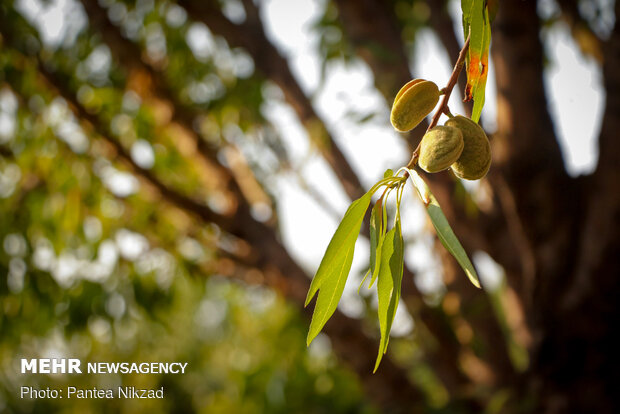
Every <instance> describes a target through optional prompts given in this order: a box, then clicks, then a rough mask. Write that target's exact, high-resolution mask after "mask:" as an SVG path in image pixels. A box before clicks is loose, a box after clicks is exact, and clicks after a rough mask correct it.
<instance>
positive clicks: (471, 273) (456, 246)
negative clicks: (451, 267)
mask: <svg viewBox="0 0 620 414" xmlns="http://www.w3.org/2000/svg"><path fill="white" fill-rule="evenodd" d="M409 175H410V177H411V180H412V182H413V185H414V187H415V188H416V190H417V193H418V195H419V196H420V199H421V200H422V202H423V203H424V206H425V207H426V212H427V213H428V216H429V217H430V219H431V222H432V223H433V226H434V227H435V231H436V232H437V237H438V238H439V241H441V244H443V245H444V247H445V248H446V249H447V250H448V251H449V252H450V254H452V256H454V258H455V259H456V261H457V262H458V263H459V265H461V267H462V268H463V270H464V271H465V274H466V275H467V277H468V278H469V280H470V282H471V283H472V284H473V285H474V286H476V287H477V288H480V281H479V280H478V274H477V273H476V269H474V266H473V265H472V264H471V261H470V260H469V257H468V256H467V253H465V249H463V246H462V245H461V243H460V242H459V239H458V238H457V237H456V235H455V234H454V231H452V228H451V227H450V223H448V219H447V218H446V216H445V215H444V214H443V211H442V210H441V207H440V206H439V203H438V202H437V199H436V198H435V196H434V195H433V193H431V190H430V189H429V188H428V185H427V184H426V182H425V181H424V180H423V179H422V177H420V175H419V174H418V173H417V172H416V171H414V170H409Z"/></svg>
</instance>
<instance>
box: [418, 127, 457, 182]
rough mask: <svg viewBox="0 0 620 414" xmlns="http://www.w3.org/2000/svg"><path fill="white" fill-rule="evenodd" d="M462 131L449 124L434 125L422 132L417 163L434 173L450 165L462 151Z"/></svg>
mask: <svg viewBox="0 0 620 414" xmlns="http://www.w3.org/2000/svg"><path fill="white" fill-rule="evenodd" d="M463 146H464V143H463V133H462V132H461V131H460V130H459V129H458V128H454V127H451V126H436V127H435V128H432V129H431V130H430V131H428V132H427V133H426V134H424V137H422V142H421V143H420V156H419V158H418V165H419V166H420V168H422V169H423V170H424V171H426V172H429V173H434V172H438V171H442V170H445V169H447V168H449V167H450V165H452V164H453V163H454V162H455V161H456V160H457V159H458V158H459V157H460V156H461V152H462V151H463Z"/></svg>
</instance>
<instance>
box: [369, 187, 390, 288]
mask: <svg viewBox="0 0 620 414" xmlns="http://www.w3.org/2000/svg"><path fill="white" fill-rule="evenodd" d="M384 210H385V206H384V205H383V198H380V199H379V200H378V201H377V203H376V204H375V206H374V207H373V209H372V214H371V216H370V274H371V275H372V276H371V278H370V284H369V285H368V288H369V289H370V288H371V287H372V285H373V284H374V283H375V281H376V280H377V276H378V275H379V269H380V268H381V250H382V249H381V247H382V245H383V240H384V239H385V233H386V229H385V224H386V223H385V220H384V214H383V213H384ZM373 227H374V229H373Z"/></svg>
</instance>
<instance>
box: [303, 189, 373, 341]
mask: <svg viewBox="0 0 620 414" xmlns="http://www.w3.org/2000/svg"><path fill="white" fill-rule="evenodd" d="M371 196H372V192H370V191H369V192H368V193H366V194H364V195H363V196H362V197H361V198H359V199H357V200H355V201H354V202H353V203H352V204H351V205H350V206H349V209H348V210H347V212H346V213H345V215H344V217H343V219H342V221H341V222H340V225H339V226H338V229H336V233H334V236H333V237H332V239H331V241H330V242H329V245H328V246H327V250H326V251H325V255H324V256H323V260H321V264H320V265H319V269H318V270H317V272H316V274H315V275H314V279H312V283H311V284H310V289H309V290H308V296H307V297H306V303H305V306H308V304H309V303H310V301H311V300H312V298H313V297H314V295H315V294H316V292H317V291H318V290H320V292H319V297H318V299H317V301H316V305H315V308H314V313H313V315H312V322H311V323H310V330H309V332H308V338H307V343H308V344H310V342H312V340H313V339H314V338H315V337H316V336H317V335H318V334H319V332H321V329H323V326H325V323H326V322H327V320H328V319H329V318H330V317H331V316H332V315H333V314H334V312H335V311H336V307H337V306H338V302H339V301H340V297H341V296H342V292H343V290H344V286H345V284H346V281H347V277H348V275H349V271H350V270H351V263H352V262H353V251H354V250H355V241H356V240H357V236H358V234H359V231H360V227H361V225H362V221H363V220H364V214H365V213H366V210H367V209H368V205H369V204H370V198H371Z"/></svg>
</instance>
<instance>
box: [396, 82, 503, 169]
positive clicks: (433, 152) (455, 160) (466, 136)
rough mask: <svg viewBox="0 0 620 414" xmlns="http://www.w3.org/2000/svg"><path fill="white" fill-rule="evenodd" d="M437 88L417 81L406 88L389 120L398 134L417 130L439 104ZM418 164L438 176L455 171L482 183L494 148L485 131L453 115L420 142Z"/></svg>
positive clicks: (409, 83)
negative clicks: (448, 170) (446, 170)
mask: <svg viewBox="0 0 620 414" xmlns="http://www.w3.org/2000/svg"><path fill="white" fill-rule="evenodd" d="M440 95H441V93H440V91H439V89H438V88H437V85H436V84H435V83H433V82H431V81H427V80H424V79H414V80H412V81H410V82H408V83H407V84H406V85H405V86H403V87H402V88H401V89H400V91H399V92H398V94H397V95H396V98H395V99H394V105H393V106H392V113H391V116H390V120H391V122H392V125H393V126H394V128H396V129H397V130H398V131H401V132H406V131H409V130H411V129H413V128H415V127H416V126H417V125H418V124H419V123H420V122H421V121H422V120H423V119H424V118H425V117H426V116H427V115H428V114H429V113H430V112H431V111H432V110H433V108H435V105H437V102H438V101H439V96H440ZM418 165H419V166H420V168H422V169H423V170H424V171H426V172H429V173H435V172H438V171H443V170H445V169H447V168H452V171H453V172H454V173H455V174H456V175H457V176H458V177H460V178H463V179H466V180H479V179H480V178H482V177H484V176H485V175H486V174H487V171H489V167H490V166H491V146H490V144H489V139H488V138H487V135H486V134H485V133H484V130H483V129H482V128H481V127H480V125H478V124H477V123H476V122H474V121H472V120H471V119H469V118H467V117H464V116H461V115H457V116H451V117H450V118H449V119H448V120H447V121H446V122H445V123H444V125H443V126H436V127H434V128H431V129H430V130H429V131H428V132H426V134H424V137H423V138H422V141H421V142H420V153H419V158H418Z"/></svg>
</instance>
